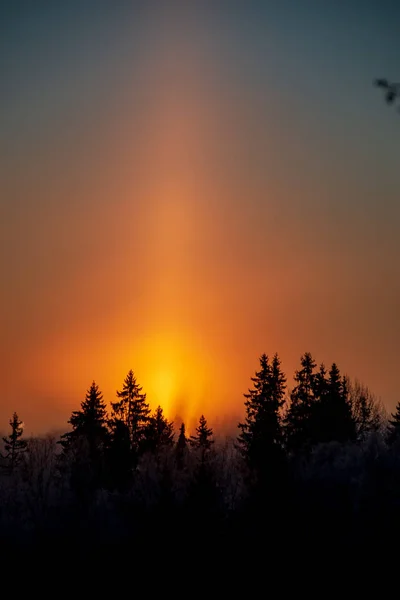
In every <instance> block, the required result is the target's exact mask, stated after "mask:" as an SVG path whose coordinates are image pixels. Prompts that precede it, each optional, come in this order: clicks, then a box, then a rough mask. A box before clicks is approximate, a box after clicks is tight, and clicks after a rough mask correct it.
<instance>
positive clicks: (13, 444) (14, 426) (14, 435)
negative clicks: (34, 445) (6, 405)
mask: <svg viewBox="0 0 400 600" xmlns="http://www.w3.org/2000/svg"><path fill="white" fill-rule="evenodd" d="M9 423H10V427H11V433H10V435H8V436H7V437H3V442H4V450H5V454H3V455H2V457H3V458H4V460H5V461H6V465H5V468H6V471H7V472H8V473H9V474H12V473H13V472H14V470H15V469H16V468H17V467H18V465H19V464H20V463H21V460H22V456H23V454H24V452H26V448H27V443H26V441H25V440H23V439H21V438H22V435H23V433H24V429H23V426H22V421H20V419H19V418H18V415H17V413H16V412H14V414H13V416H12V417H11V419H10V421H9Z"/></svg>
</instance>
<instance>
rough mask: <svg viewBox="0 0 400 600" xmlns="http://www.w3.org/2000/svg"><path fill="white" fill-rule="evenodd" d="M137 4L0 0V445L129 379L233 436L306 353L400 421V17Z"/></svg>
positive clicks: (369, 6)
mask: <svg viewBox="0 0 400 600" xmlns="http://www.w3.org/2000/svg"><path fill="white" fill-rule="evenodd" d="M128 4H129V3H128ZM128 4H127V3H125V2H118V1H117V2H115V3H113V4H112V5H111V4H109V3H108V2H105V1H103V0H97V1H96V2H94V1H92V0H88V1H87V2H86V3H85V5H84V6H83V5H82V3H80V2H78V1H76V0H71V2H69V3H68V5H65V4H64V3H61V2H52V3H46V2H44V3H42V4H41V5H40V7H39V6H32V5H31V4H30V3H27V2H24V1H22V0H21V1H19V0H17V1H16V2H13V3H9V4H7V5H6V4H3V5H2V6H0V45H1V49H2V56H4V57H6V60H5V61H3V65H2V83H1V85H2V94H1V99H0V103H1V104H0V106H1V111H0V131H1V136H0V153H1V156H2V161H1V166H0V181H1V205H0V210H1V218H0V268H1V272H2V275H3V285H2V292H1V295H0V312H1V314H2V318H1V327H0V335H1V339H0V352H1V354H0V359H1V360H0V398H1V402H0V429H1V430H6V429H7V424H8V420H9V418H10V416H11V414H12V413H13V412H14V411H16V412H17V413H18V414H19V415H20V417H21V418H22V420H23V421H24V423H26V425H27V432H32V433H34V434H35V435H36V434H38V433H45V432H47V431H50V430H57V431H62V430H64V431H65V427H66V424H67V420H68V419H69V417H70V415H71V412H72V411H73V410H77V409H78V408H79V406H80V403H81V401H82V400H83V399H84V395H85V391H86V390H87V388H88V387H89V385H90V382H91V381H92V380H95V381H96V382H97V383H98V385H99V387H100V389H101V390H102V392H103V395H104V398H105V400H106V401H107V404H109V402H110V401H112V400H114V399H115V391H116V390H117V389H120V386H121V385H122V382H123V379H124V377H125V375H126V372H127V371H128V370H129V369H130V368H132V369H133V371H134V373H135V375H136V376H137V379H138V382H139V383H140V385H141V386H142V387H143V390H144V392H146V393H147V398H148V401H149V402H150V404H151V407H152V408H155V407H156V406H157V405H161V406H162V407H163V409H164V410H165V413H166V415H167V416H168V418H170V419H175V418H177V416H179V417H180V418H181V419H182V420H183V421H185V423H187V424H188V427H189V429H190V427H191V426H192V427H193V422H194V421H196V420H197V419H198V417H199V416H200V414H202V413H204V415H205V416H206V418H207V419H208V420H209V422H210V423H211V424H213V426H214V424H215V423H218V419H219V423H220V424H222V423H224V422H225V423H228V422H229V421H231V422H232V423H233V422H234V421H235V420H236V415H237V418H238V419H240V418H241V415H242V414H243V393H245V392H246V391H247V389H248V387H249V385H250V378H251V377H252V376H253V375H254V372H255V370H256V368H257V360H258V357H259V356H260V355H261V354H262V353H264V352H265V353H266V354H268V355H272V354H273V353H274V352H278V354H279V356H280V357H281V359H282V366H283V370H284V372H285V373H286V376H287V381H288V384H289V383H290V382H291V381H292V377H293V373H294V371H295V369H297V368H298V366H299V359H300V356H301V355H302V354H303V352H304V351H306V350H307V349H309V351H310V352H311V353H312V354H313V356H314V358H315V359H316V361H317V362H318V364H319V363H321V362H324V363H325V364H326V365H327V366H328V365H330V364H332V363H333V362H336V363H337V364H338V366H339V368H340V370H341V372H342V373H343V374H348V375H349V376H350V377H351V378H352V379H358V380H360V381H361V382H362V383H363V384H365V385H367V386H368V387H369V389H370V390H371V392H372V393H374V394H375V395H376V397H377V398H379V399H381V400H382V402H383V404H384V406H385V409H386V410H387V411H388V412H389V413H390V412H392V411H393V410H394V408H395V405H396V403H397V402H398V399H399V397H398V381H397V379H398V376H397V364H398V361H399V359H400V349H399V342H398V340H399V339H400V319H399V318H398V307H399V306H400V262H399V260H398V258H399V256H400V202H399V194H398V190H399V169H398V141H399V130H398V127H399V124H400V123H399V117H398V115H397V114H396V111H395V110H391V109H389V108H388V107H387V106H385V103H384V101H383V99H382V95H381V94H380V93H378V91H377V90H376V89H374V87H373V82H374V80H375V78H376V77H388V78H389V80H391V81H392V80H393V81H397V80H398V78H399V65H398V60H397V58H396V57H398V56H399V52H400V37H399V35H398V30H397V27H396V24H397V23H399V22H400V6H398V5H397V3H394V2H392V1H391V0H382V1H381V2H379V3H378V2H377V1H374V0H368V1H367V2H364V3H360V2H358V1H357V0H349V1H348V2H346V3H343V4H341V5H340V6H339V5H337V4H333V3H332V4H329V5H327V4H325V6H321V3H319V2H317V1H316V0H303V1H302V2H301V3H297V4H296V5H295V4H294V3H293V2H290V1H289V0H281V2H279V3H276V2H272V1H271V2H260V1H257V0H247V1H246V2H241V1H239V0H232V1H231V2H230V3H227V2H225V1H224V0H219V1H217V2H207V1H205V2H199V1H196V0H195V1H193V2H192V3H191V4H190V6H183V3H181V2H177V1H175V0H166V2H165V3H164V4H163V6H162V7H160V5H158V6H157V5H156V4H155V3H149V2H142V1H138V2H136V3H132V4H131V5H128ZM221 427H222V425H221Z"/></svg>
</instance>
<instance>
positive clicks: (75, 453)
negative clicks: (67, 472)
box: [60, 381, 109, 487]
mask: <svg viewBox="0 0 400 600" xmlns="http://www.w3.org/2000/svg"><path fill="white" fill-rule="evenodd" d="M68 423H70V425H72V431H69V432H68V433H65V434H64V435H62V436H61V440H60V444H61V445H62V447H63V450H64V453H65V454H68V453H69V452H70V453H72V457H71V460H72V463H73V464H72V468H73V477H74V478H75V481H77V480H78V479H80V480H82V481H81V482H80V483H79V485H81V484H82V485H85V484H88V485H92V486H94V487H96V486H97V485H99V484H100V483H101V480H102V477H103V474H104V469H105V453H106V450H107V446H108V443H109V431H108V428H107V408H106V404H105V402H104V399H103V395H102V393H101V391H100V389H99V386H98V385H97V383H96V382H95V381H93V382H92V384H91V386H90V388H89V389H88V390H87V392H86V395H85V399H84V400H83V401H82V402H81V409H80V410H76V411H73V413H72V415H71V417H70V419H69V421H68ZM85 478H86V480H87V481H86V482H85V481H84V480H85Z"/></svg>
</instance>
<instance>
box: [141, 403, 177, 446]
mask: <svg viewBox="0 0 400 600" xmlns="http://www.w3.org/2000/svg"><path fill="white" fill-rule="evenodd" d="M173 443H174V424H173V423H172V422H170V421H169V420H168V419H167V418H166V417H165V416H164V412H163V409H162V408H161V406H158V407H157V408H156V410H155V411H154V413H153V414H152V415H151V417H150V419H149V422H148V424H147V426H146V428H145V430H144V448H145V450H148V451H150V452H157V451H159V450H160V449H161V448H167V447H171V446H172V445H173Z"/></svg>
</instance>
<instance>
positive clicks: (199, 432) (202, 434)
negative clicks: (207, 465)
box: [189, 415, 214, 460]
mask: <svg viewBox="0 0 400 600" xmlns="http://www.w3.org/2000/svg"><path fill="white" fill-rule="evenodd" d="M212 437H213V430H212V429H211V427H208V425H207V419H206V418H205V416H204V415H201V417H200V419H199V425H198V426H197V427H196V434H195V435H192V436H190V438H189V442H190V444H191V445H192V446H193V447H194V448H198V449H200V450H201V451H202V459H203V460H204V458H205V455H206V453H207V451H208V450H210V448H211V446H212V445H213V443H214V440H213V439H212Z"/></svg>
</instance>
